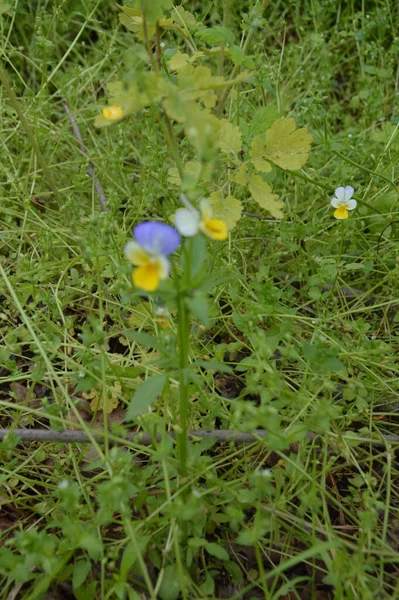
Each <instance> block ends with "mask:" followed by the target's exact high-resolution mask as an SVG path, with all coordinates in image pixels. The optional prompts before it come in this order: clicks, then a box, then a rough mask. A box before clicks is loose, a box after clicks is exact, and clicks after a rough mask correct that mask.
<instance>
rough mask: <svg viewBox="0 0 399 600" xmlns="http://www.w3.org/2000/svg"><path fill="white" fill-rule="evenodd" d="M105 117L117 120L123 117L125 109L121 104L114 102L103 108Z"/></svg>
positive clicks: (109, 119)
mask: <svg viewBox="0 0 399 600" xmlns="http://www.w3.org/2000/svg"><path fill="white" fill-rule="evenodd" d="M103 117H105V118H106V119H108V121H116V120H117V119H120V118H121V117H123V109H122V107H121V106H119V104H112V106H106V107H105V108H104V109H103Z"/></svg>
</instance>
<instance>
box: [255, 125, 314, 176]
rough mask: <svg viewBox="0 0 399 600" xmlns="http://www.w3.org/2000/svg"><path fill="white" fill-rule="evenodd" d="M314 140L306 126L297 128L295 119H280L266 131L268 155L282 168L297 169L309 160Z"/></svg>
mask: <svg viewBox="0 0 399 600" xmlns="http://www.w3.org/2000/svg"><path fill="white" fill-rule="evenodd" d="M312 140H313V136H312V134H311V133H309V131H308V130H307V129H306V127H304V128H302V129H296V123H295V119H292V118H290V119H280V120H279V121H275V122H274V123H273V125H272V126H271V127H270V129H268V130H267V132H266V145H265V150H266V157H267V158H268V159H269V160H271V161H272V162H274V163H275V164H276V165H278V166H279V167H281V168H282V169H287V170H289V171H297V170H298V169H301V168H302V167H303V165H304V164H305V163H306V162H307V161H308V158H309V151H310V146H311V144H312Z"/></svg>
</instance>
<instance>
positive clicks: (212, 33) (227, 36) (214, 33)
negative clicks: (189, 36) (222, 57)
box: [195, 25, 234, 46]
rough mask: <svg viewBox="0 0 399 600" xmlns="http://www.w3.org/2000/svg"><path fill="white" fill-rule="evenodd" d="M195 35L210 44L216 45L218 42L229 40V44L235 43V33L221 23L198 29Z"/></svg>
mask: <svg viewBox="0 0 399 600" xmlns="http://www.w3.org/2000/svg"><path fill="white" fill-rule="evenodd" d="M195 36H196V37H197V38H198V39H200V40H201V41H202V42H204V43H205V44H209V45H210V46H215V45H216V44H221V43H222V42H228V43H229V44H233V43H234V35H233V33H232V32H231V31H230V30H229V29H226V27H222V26H221V25H216V26H215V27H206V28H204V29H200V30H199V31H197V33H196V34H195Z"/></svg>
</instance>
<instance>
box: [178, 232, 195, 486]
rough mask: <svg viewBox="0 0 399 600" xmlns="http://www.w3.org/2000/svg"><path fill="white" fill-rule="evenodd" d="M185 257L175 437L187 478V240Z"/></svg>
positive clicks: (180, 297) (180, 290)
mask: <svg viewBox="0 0 399 600" xmlns="http://www.w3.org/2000/svg"><path fill="white" fill-rule="evenodd" d="M183 252H184V255H185V264H184V278H183V287H182V288H181V287H179V288H178V299H177V306H178V323H179V325H178V340H179V346H180V348H179V353H180V354H179V392H180V394H179V425H180V429H181V431H180V432H179V434H178V436H177V447H178V453H179V462H180V475H181V477H182V478H183V479H184V478H185V477H186V476H187V443H188V426H187V417H188V403H189V381H188V366H189V354H190V311H189V308H188V306H187V303H186V298H187V293H188V292H189V290H190V286H191V254H192V240H191V239H189V240H187V245H186V246H185V247H184V249H183Z"/></svg>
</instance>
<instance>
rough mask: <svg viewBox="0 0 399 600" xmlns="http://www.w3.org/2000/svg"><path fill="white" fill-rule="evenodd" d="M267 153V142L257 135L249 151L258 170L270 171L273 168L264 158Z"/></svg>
mask: <svg viewBox="0 0 399 600" xmlns="http://www.w3.org/2000/svg"><path fill="white" fill-rule="evenodd" d="M265 154H266V150H265V144H264V143H263V142H262V139H261V137H260V136H259V135H256V136H255V137H254V139H253V140H252V146H251V149H250V151H249V156H250V157H251V158H252V164H253V166H254V167H255V169H256V170H257V171H261V172H262V173H270V171H271V170H272V166H271V164H270V163H269V162H268V161H267V160H265V159H264V156H265Z"/></svg>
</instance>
